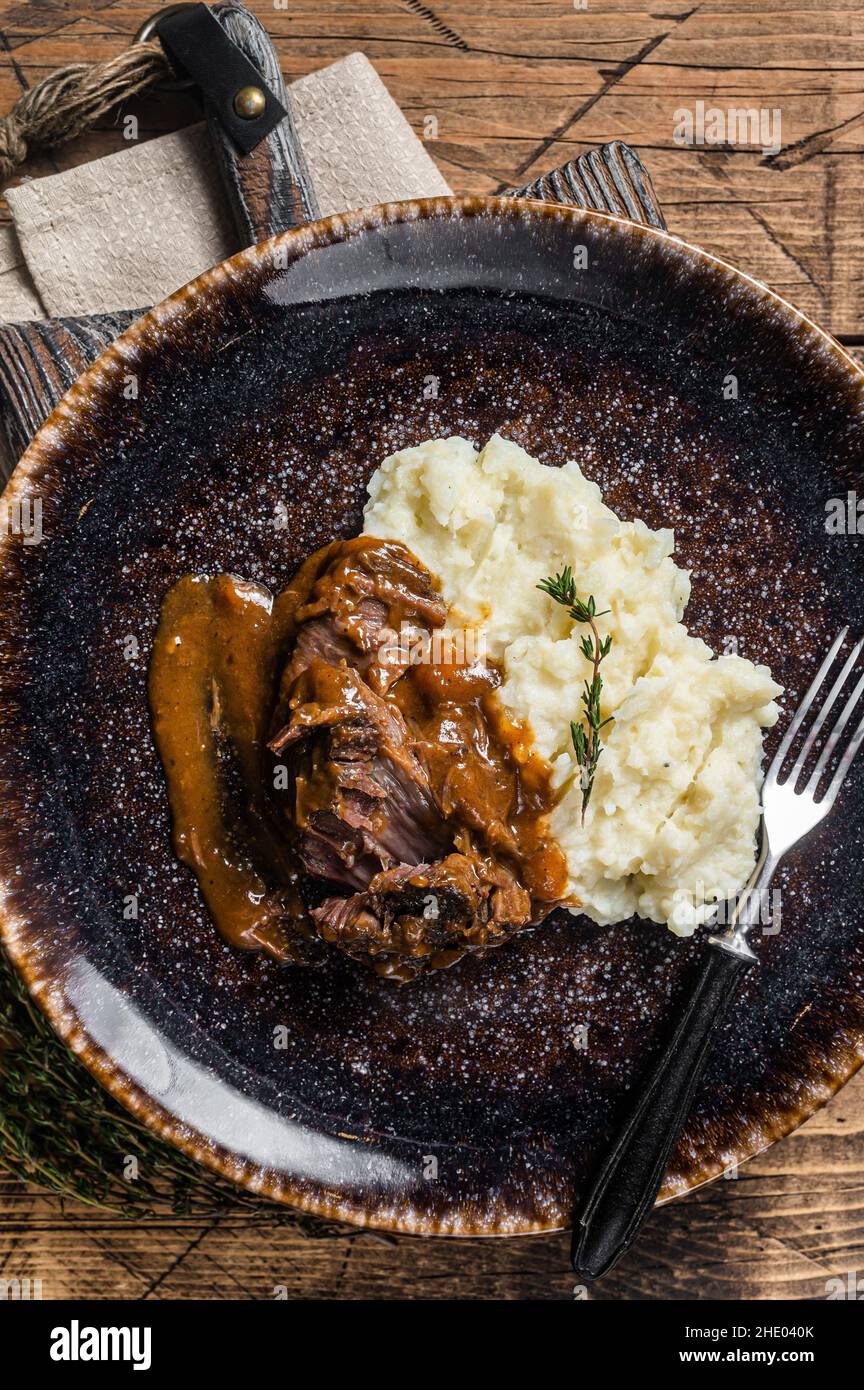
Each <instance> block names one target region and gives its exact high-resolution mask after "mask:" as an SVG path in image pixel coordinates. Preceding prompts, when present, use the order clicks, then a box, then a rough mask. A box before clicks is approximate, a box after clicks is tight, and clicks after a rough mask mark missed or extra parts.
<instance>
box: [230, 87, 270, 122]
mask: <svg viewBox="0 0 864 1390" xmlns="http://www.w3.org/2000/svg"><path fill="white" fill-rule="evenodd" d="M266 105H267V98H266V97H265V95H264V93H263V92H262V90H261V88H260V87H241V88H240V90H239V91H237V92H235V93H234V110H235V112H236V114H237V115H238V116H239V117H240V119H241V120H242V121H254V120H257V118H258V117H259V116H261V115H263V112H264V107H265V106H266Z"/></svg>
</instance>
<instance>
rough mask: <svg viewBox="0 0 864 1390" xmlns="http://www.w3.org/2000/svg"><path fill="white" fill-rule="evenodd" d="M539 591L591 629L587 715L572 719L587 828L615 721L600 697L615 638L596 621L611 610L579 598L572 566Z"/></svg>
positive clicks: (585, 640)
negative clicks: (605, 734)
mask: <svg viewBox="0 0 864 1390" xmlns="http://www.w3.org/2000/svg"><path fill="white" fill-rule="evenodd" d="M537 588H538V589H541V590H542V591H543V593H544V594H548V595H549V597H550V598H552V599H554V600H555V602H556V603H560V604H561V605H562V607H564V608H566V609H567V612H568V614H569V615H570V617H571V618H572V619H573V621H574V622H576V623H586V624H587V625H588V627H589V628H590V630H591V631H590V635H589V634H588V633H585V634H584V635H583V637H582V641H581V643H580V648H581V651H582V655H583V656H584V657H585V658H586V660H587V661H590V662H591V667H592V673H591V679H590V680H586V682H585V686H584V689H583V691H582V703H583V705H584V706H585V714H584V716H583V722H582V723H581V724H577V723H576V721H575V720H573V719H571V720H570V737H571V739H572V740H573V751H574V752H575V754H576V762H577V763H578V765H579V781H580V783H581V786H582V823H583V825H584V823H585V812H586V810H587V809H588V802H589V801H590V800H591V792H592V790H593V787H594V774H595V772H596V771H597V764H598V762H599V761H600V754H601V753H602V752H603V747H602V744H601V742H600V732H601V730H602V729H604V728H605V727H606V725H607V724H611V723H612V720H613V718H614V716H613V715H611V714H610V715H608V716H607V718H606V719H601V717H600V714H601V711H600V696H601V694H602V691H603V678H602V676H601V675H600V662H601V661H602V660H603V658H604V657H605V656H608V655H609V650H610V648H611V646H612V635H611V633H610V634H609V635H608V636H607V637H605V638H601V637H600V633H599V632H598V631H597V624H596V622H595V619H596V618H602V617H604V616H605V615H606V614H607V613H609V612H611V610H610V609H609V608H604V609H603V610H602V611H601V612H600V613H598V612H597V607H596V604H595V602H594V595H593V594H591V595H590V596H589V598H587V599H586V600H585V602H583V601H582V599H580V598H579V595H578V594H577V592H576V581H575V579H574V578H573V570H572V568H571V566H570V565H565V566H564V569H563V570H562V571H561V573H560V574H555V575H552V576H550V577H549V578H547V579H544V580H542V581H541V582H540V583H539V584H538V585H537Z"/></svg>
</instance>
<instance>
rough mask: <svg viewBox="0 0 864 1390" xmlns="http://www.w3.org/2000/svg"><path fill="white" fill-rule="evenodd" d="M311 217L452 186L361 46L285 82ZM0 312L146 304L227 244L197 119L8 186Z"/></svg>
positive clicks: (34, 313)
mask: <svg viewBox="0 0 864 1390" xmlns="http://www.w3.org/2000/svg"><path fill="white" fill-rule="evenodd" d="M289 92H290V97H291V101H292V103H293V108H294V119H295V123H296V128H297V134H298V136H299V139H300V142H301V144H302V146H303V152H304V155H305V157H306V162H307V164H308V166H309V173H310V177H311V179H312V185H313V187H314V189H315V193H316V195H317V198H318V203H319V206H320V209H321V213H322V215H327V214H329V213H333V212H344V211H346V210H347V209H349V208H358V207H365V206H367V205H369V204H370V203H380V202H388V201H390V200H394V199H398V198H414V197H422V196H430V195H434V194H447V193H449V192H450V189H449V187H448V185H447V183H446V182H445V180H444V179H443V177H442V176H441V174H440V173H439V171H438V170H437V169H436V167H435V165H434V164H433V162H432V160H431V159H430V157H429V155H428V154H427V152H426V150H425V148H424V146H423V144H422V143H421V141H420V140H418V139H417V137H416V135H415V134H414V132H413V131H412V130H411V127H410V126H409V124H408V122H407V121H406V119H405V117H404V116H403V115H402V112H401V111H400V110H399V108H398V106H397V105H396V103H395V102H394V101H393V98H392V97H391V96H390V94H389V92H388V91H387V89H386V87H385V86H384V84H383V82H382V81H381V79H380V78H379V76H378V74H377V73H376V72H375V69H374V68H373V67H372V65H371V63H370V62H369V61H368V59H367V58H365V57H364V55H363V54H362V53H352V54H350V55H349V56H348V57H347V58H343V59H341V60H340V61H339V62H338V63H333V64H332V66H330V67H327V68H324V69H322V70H321V71H320V72H315V73H311V74H310V75H309V76H308V77H302V78H301V79H300V80H299V81H298V82H294V83H293V84H292V85H291V86H290V88H289ZM6 196H7V198H8V201H9V206H10V208H11V210H12V216H13V219H14V223H15V227H14V230H13V229H12V228H4V229H3V230H2V235H0V319H4V320H6V322H12V321H20V320H23V319H34V318H44V317H46V316H54V317H56V316H60V315H63V314H90V313H101V312H105V313H110V312H111V311H113V310H116V309H136V308H139V307H142V306H144V305H149V304H155V303H156V302H157V301H158V300H160V299H164V298H165V296H166V295H168V294H171V293H172V292H173V291H174V290H176V289H179V287H180V286H181V285H185V284H186V282H187V281H188V280H191V279H193V278H194V277H195V276H196V275H198V274H200V272H201V271H202V270H206V269H207V267H208V266H211V265H214V264H216V262H218V261H221V260H224V259H225V257H226V256H230V255H231V254H232V253H233V252H234V251H235V250H237V249H238V247H237V245H236V234H235V232H234V229H233V225H232V222H231V216H230V213H229V210H228V207H227V205H226V202H225V199H224V196H223V193H222V188H221V185H220V182H219V178H218V174H217V172H216V167H215V160H214V157H213V155H212V154H211V151H210V146H209V143H208V136H207V132H206V129H205V127H204V126H203V125H195V126H190V127H188V128H187V129H186V130H181V131H178V132H177V133H176V134H171V135H163V136H160V137H159V138H158V139H155V140H150V141H148V142H147V143H146V144H143V145H132V146H131V147H130V148H129V149H128V150H122V151H120V152H119V153H117V154H111V155H107V156H106V157H105V158H104V159H97V160H94V161H93V163H91V164H85V165H82V166H80V167H78V168H77V169H70V170H67V171H65V172H64V173H61V174H52V175H50V176H49V177H48V178H43V179H32V180H28V181H26V182H24V183H21V184H20V185H18V187H16V188H10V189H8V190H7V195H6Z"/></svg>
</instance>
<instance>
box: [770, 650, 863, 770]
mask: <svg viewBox="0 0 864 1390" xmlns="http://www.w3.org/2000/svg"><path fill="white" fill-rule="evenodd" d="M848 631H849V628H848V627H844V628H843V630H842V632H840V633H838V635H837V636H836V637H835V638H834V641H833V642H832V643H831V648H830V650H829V652H828V654H827V656H826V657H825V660H824V661H823V662H822V665H821V666H820V667H819V670H818V671H817V672H816V675H815V676H814V678H813V683H812V685H811V686H810V689H809V690H808V691H807V694H806V695H805V696H804V699H803V700H802V701H801V703H800V705H799V706H798V708H797V710H796V711H795V716H794V718H793V720H792V723H791V724H790V725H789V728H788V729H787V730H786V733H785V734H784V735H783V742H782V743H781V744H780V747H779V748H778V749H777V752H776V753H775V754H774V757H773V758H772V760H771V766H770V767H769V769H768V772H767V774H766V776H765V781H766V783H767V782H770V781H771V780H772V778H773V780H775V781H776V780H777V774H778V773H779V771H780V769H781V767H782V766H783V759H784V758H785V757H786V754H787V753H788V752H789V748H790V746H791V744H792V740H793V738H794V737H795V735H796V734H797V732H798V730H799V729H800V728H801V724H802V722H803V720H804V716H805V715H806V714H807V712H808V710H809V709H810V706H811V705H812V703H813V701H814V699H815V698H816V696H817V694H818V693H819V687H820V686H821V684H822V682H823V681H824V679H825V677H826V675H827V674H828V672H829V670H830V669H831V666H832V665H833V663H834V658H835V656H836V655H837V653H838V651H839V650H840V648H841V647H842V645H843V643H844V641H845V640H846V634H847V632H848Z"/></svg>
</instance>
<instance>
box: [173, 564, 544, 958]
mask: <svg viewBox="0 0 864 1390" xmlns="http://www.w3.org/2000/svg"><path fill="white" fill-rule="evenodd" d="M447 617H448V614H447V606H446V604H445V603H444V601H443V599H442V598H441V595H440V593H439V589H438V584H437V581H436V580H435V578H434V577H433V576H432V575H431V574H430V573H429V572H428V570H426V569H425V568H424V567H423V565H421V564H420V562H419V560H417V558H416V557H415V556H414V555H412V554H411V552H410V551H408V550H407V549H406V548H405V547H404V546H402V545H400V544H398V543H397V542H393V541H381V540H376V539H373V538H371V537H368V536H359V537H357V538H355V539H353V540H348V541H336V542H334V543H333V544H331V545H329V546H326V547H324V549H323V550H320V551H318V552H317V553H316V554H315V555H313V556H311V557H310V559H309V560H307V561H306V563H305V564H304V565H303V566H302V568H301V569H300V571H299V572H298V574H297V575H296V576H295V578H294V580H293V581H292V583H291V585H290V586H289V587H288V589H286V590H285V591H284V593H282V594H280V595H279V597H278V598H277V599H276V600H275V601H272V600H271V599H270V596H269V595H268V594H267V592H266V591H265V590H263V589H261V588H260V587H259V586H256V585H249V584H246V583H244V582H243V581H241V580H237V579H234V578H232V577H231V576H227V575H219V576H217V577H215V578H209V579H202V578H196V577H193V576H187V577H185V578H184V579H182V580H180V581H179V583H178V584H177V585H175V586H174V588H173V589H172V590H171V591H170V592H169V594H168V595H167V597H166V599H165V602H164V604H163V609H162V614H161V617H160V623H159V629H158V632H157V636H156V642H155V645H154V651H153V659H152V662H151V668H150V699H151V707H152V712H153V724H154V732H155V736H156V741H157V745H158V748H159V752H160V755H161V758H162V762H163V766H164V768H165V772H166V777H167V781H168V790H169V797H170V803H171V810H172V817H173V825H174V845H175V849H176V852H177V854H178V856H179V857H180V858H181V859H182V860H183V861H184V862H185V863H187V864H189V865H190V866H191V867H192V868H193V869H194V870H195V872H196V873H197V875H198V878H199V882H200V883H201V888H202V891H203V893H204V896H205V900H206V902H207V905H208V908H209V910H210V912H211V915H212V916H213V918H214V921H215V922H216V925H217V927H218V928H219V929H220V931H222V932H223V934H224V935H225V936H226V937H227V938H228V940H230V941H232V942H233V943H234V944H236V945H238V946H244V947H252V948H259V949H264V950H267V951H270V952H271V954H273V955H276V956H277V957H278V958H279V959H282V960H285V961H294V962H296V963H300V964H314V963H316V962H317V961H318V960H319V959H322V958H324V957H325V955H326V950H327V947H326V946H325V945H324V944H323V943H330V945H331V946H336V947H338V948H340V949H341V950H342V951H344V952H346V953H347V954H349V955H350V956H352V957H354V958H355V959H357V960H360V961H362V962H364V963H366V964H369V965H371V966H373V968H374V969H375V970H377V971H378V972H379V974H382V975H387V976H390V977H393V978H395V979H398V980H408V979H412V978H413V977H414V976H416V975H418V974H420V973H422V972H424V971H428V970H434V969H439V968H441V967H443V966H446V965H450V964H452V963H453V962H454V961H456V960H458V959H459V958H460V957H461V956H463V955H464V954H465V953H466V952H468V951H481V950H484V949H486V948H488V947H491V946H495V945H499V944H500V943H501V942H503V941H506V940H507V939H508V938H509V937H511V936H512V935H513V934H514V933H515V932H517V931H519V930H520V929H521V928H523V927H525V926H527V925H529V924H536V923H538V922H540V921H542V920H543V918H544V917H546V916H547V915H548V913H549V912H550V911H551V910H552V908H553V907H554V906H555V905H556V904H557V903H559V902H561V901H562V900H563V899H564V896H565V893H566V881H567V872H566V864H565V862H564V858H563V855H562V853H561V851H560V849H559V848H558V846H557V844H556V843H555V841H554V840H553V839H552V838H551V836H550V834H549V831H548V815H549V812H550V810H551V809H552V806H553V805H554V795H553V792H552V789H551V783H550V769H549V766H548V764H547V763H546V762H545V761H544V760H543V759H541V758H540V757H539V756H538V755H537V754H536V753H535V752H533V751H532V747H531V737H530V731H529V730H527V729H526V728H524V727H522V726H519V725H517V724H513V723H512V722H510V721H509V720H508V718H507V716H506V713H505V711H504V708H503V706H502V704H501V701H500V699H499V697H498V694H497V687H498V685H499V684H500V680H501V676H500V672H499V670H498V669H497V667H496V666H495V665H494V664H493V663H492V662H489V661H486V660H485V659H484V658H483V655H482V652H480V651H479V649H478V642H477V637H478V634H477V632H476V631H472V630H470V629H457V630H451V629H448V628H447V627H446V626H445V624H446V622H447ZM451 619H452V615H451Z"/></svg>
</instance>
